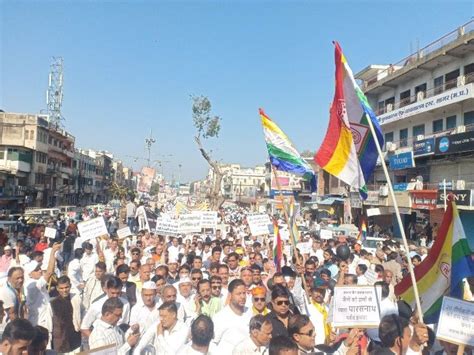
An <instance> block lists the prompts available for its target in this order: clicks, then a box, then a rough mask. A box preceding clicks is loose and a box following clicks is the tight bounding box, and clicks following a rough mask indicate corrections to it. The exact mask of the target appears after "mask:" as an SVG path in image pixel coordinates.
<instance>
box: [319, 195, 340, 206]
mask: <svg viewBox="0 0 474 355" xmlns="http://www.w3.org/2000/svg"><path fill="white" fill-rule="evenodd" d="M343 203H344V199H343V198H342V197H327V198H325V199H323V200H321V201H318V205H322V206H332V205H334V204H343Z"/></svg>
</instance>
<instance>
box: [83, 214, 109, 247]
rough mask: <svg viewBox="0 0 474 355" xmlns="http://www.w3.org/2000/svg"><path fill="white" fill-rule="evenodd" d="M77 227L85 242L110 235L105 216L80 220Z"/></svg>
mask: <svg viewBox="0 0 474 355" xmlns="http://www.w3.org/2000/svg"><path fill="white" fill-rule="evenodd" d="M77 229H78V230H79V234H80V236H81V240H82V241H83V242H85V241H87V240H89V239H93V238H97V237H101V236H103V235H109V232H108V231H107V227H106V226H105V221H104V218H103V217H96V218H93V219H90V220H88V221H84V222H80V223H79V224H78V225H77Z"/></svg>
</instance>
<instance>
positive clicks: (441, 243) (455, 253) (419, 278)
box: [395, 201, 474, 324]
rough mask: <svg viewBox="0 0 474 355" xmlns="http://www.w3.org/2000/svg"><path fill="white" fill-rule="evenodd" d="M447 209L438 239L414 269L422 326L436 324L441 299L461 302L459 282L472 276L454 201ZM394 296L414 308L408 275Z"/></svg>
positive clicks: (462, 229) (472, 272) (466, 245)
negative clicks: (456, 299) (446, 298)
mask: <svg viewBox="0 0 474 355" xmlns="http://www.w3.org/2000/svg"><path fill="white" fill-rule="evenodd" d="M447 207H448V208H447V210H446V212H445V214H444V217H443V221H442V223H441V226H440V229H439V231H438V236H437V238H436V240H435V242H434V244H433V246H432V248H431V250H430V252H429V254H428V256H427V257H426V258H425V259H424V260H423V261H422V262H421V264H420V265H418V266H417V267H416V268H415V277H416V284H417V285H418V292H419V294H420V302H421V308H422V311H423V321H424V323H425V324H433V323H437V322H438V318H439V312H440V310H441V303H442V300H443V296H452V297H456V298H459V299H462V297H463V282H462V280H463V279H464V278H466V277H469V276H473V275H474V261H473V260H472V258H471V253H472V251H471V249H470V248H469V244H468V241H467V239H466V235H465V233H464V228H463V225H462V223H461V218H460V217H459V211H458V208H457V207H456V204H455V203H454V201H449V202H448V206H447ZM395 294H396V295H397V296H400V297H401V298H402V299H403V300H404V301H406V302H408V303H409V304H411V305H412V307H413V306H414V304H415V296H414V292H413V287H412V282H411V278H410V275H406V276H405V277H404V278H403V279H402V281H400V282H399V283H398V284H397V286H396V287H395Z"/></svg>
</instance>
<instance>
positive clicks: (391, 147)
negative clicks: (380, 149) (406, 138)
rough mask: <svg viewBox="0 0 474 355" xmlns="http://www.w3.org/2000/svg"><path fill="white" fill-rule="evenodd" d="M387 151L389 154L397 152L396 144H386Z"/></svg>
mask: <svg viewBox="0 0 474 355" xmlns="http://www.w3.org/2000/svg"><path fill="white" fill-rule="evenodd" d="M387 150H388V151H389V152H394V151H396V150H397V144H396V143H393V142H387Z"/></svg>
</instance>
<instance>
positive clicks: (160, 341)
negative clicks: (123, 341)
mask: <svg viewBox="0 0 474 355" xmlns="http://www.w3.org/2000/svg"><path fill="white" fill-rule="evenodd" d="M159 323H160V321H159V320H157V321H156V322H155V323H153V324H152V325H151V326H150V327H149V329H147V330H146V332H145V334H143V336H142V337H141V338H140V342H139V343H138V344H137V346H136V347H135V349H134V351H133V354H134V355H144V354H163V355H164V354H166V355H168V354H169V355H174V354H176V352H177V351H178V349H179V348H180V347H181V346H182V345H183V344H184V343H185V342H186V340H187V339H188V333H189V328H188V326H187V325H186V324H185V323H183V322H182V321H180V320H178V321H177V322H176V324H175V326H174V327H173V329H172V330H171V331H168V330H165V331H164V332H163V335H159V336H158V335H157V328H158V324H159ZM150 344H153V347H154V352H153V351H151V350H150Z"/></svg>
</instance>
